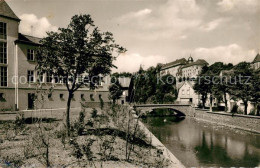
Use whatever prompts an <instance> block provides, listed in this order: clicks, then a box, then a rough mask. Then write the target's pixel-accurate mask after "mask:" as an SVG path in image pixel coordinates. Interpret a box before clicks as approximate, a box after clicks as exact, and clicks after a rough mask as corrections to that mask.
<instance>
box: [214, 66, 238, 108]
mask: <svg viewBox="0 0 260 168" xmlns="http://www.w3.org/2000/svg"><path fill="white" fill-rule="evenodd" d="M232 68H233V65H232V64H224V63H223V62H216V63H214V64H212V65H211V66H210V67H209V71H211V72H212V73H213V75H214V78H213V80H212V82H213V87H212V93H213V95H214V97H216V98H218V99H219V100H222V98H224V103H225V111H228V107H227V102H228V100H227V94H228V93H229V82H228V80H226V81H225V79H226V77H225V76H224V75H223V74H222V76H219V75H220V73H221V71H223V70H231V69H232ZM215 77H216V78H215Z"/></svg>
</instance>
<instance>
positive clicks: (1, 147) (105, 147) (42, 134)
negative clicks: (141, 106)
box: [0, 108, 169, 168]
mask: <svg viewBox="0 0 260 168" xmlns="http://www.w3.org/2000/svg"><path fill="white" fill-rule="evenodd" d="M84 111H85V112H84V114H85V117H84V122H83V123H84V124H83V127H84V131H83V132H85V133H88V129H92V131H93V130H94V132H95V130H100V128H106V129H108V130H110V129H111V130H114V129H115V130H121V132H123V131H124V130H125V128H127V126H126V125H125V124H126V121H127V120H128V119H127V117H125V115H123V114H125V112H122V111H120V112H118V113H117V114H116V115H114V117H110V114H107V113H106V114H103V113H104V111H102V110H100V109H98V110H97V111H98V112H97V115H96V116H99V114H100V116H102V115H103V116H105V118H106V117H107V116H108V117H107V119H106V120H105V121H101V119H100V118H102V117H100V118H99V117H96V119H91V118H92V117H93V116H92V115H93V114H92V113H93V109H91V108H86V109H84ZM79 112H80V109H77V110H76V109H74V110H72V112H71V125H72V127H73V128H74V129H77V126H78V125H80V124H79V121H78V120H79ZM37 113H41V114H37ZM12 115H14V114H12ZM12 115H10V116H11V118H8V115H5V117H4V120H1V119H2V117H1V119H0V167H1V166H2V167H8V166H10V167H47V165H48V164H49V165H50V166H51V167H111V168H116V167H165V166H167V165H168V162H169V161H168V160H167V159H165V158H164V157H163V156H162V155H160V154H158V150H157V149H156V148H155V147H153V146H149V142H148V141H149V140H148V139H149V138H147V137H146V138H143V139H145V140H144V141H142V140H141V139H140V138H139V141H140V142H138V143H137V142H135V141H134V140H133V142H131V143H130V142H128V147H127V148H126V143H127V142H126V140H125V138H124V136H122V135H121V136H119V135H114V134H113V133H111V134H110V135H109V133H108V134H106V133H104V132H100V131H96V132H95V134H83V135H82V134H81V135H77V133H73V135H72V136H71V137H66V135H65V134H66V130H65V129H64V121H63V118H64V116H65V113H64V111H62V110H60V111H41V112H31V113H29V112H28V113H27V112H24V115H23V117H22V118H23V119H21V116H22V115H21V114H20V115H19V114H15V116H19V117H20V118H17V119H16V120H15V119H14V116H12ZM0 116H1V114H0ZM35 116H40V117H37V118H40V120H39V119H35ZM47 117H48V118H47ZM21 120H22V121H23V122H25V123H20V122H21ZM90 121H92V125H91V122H90ZM129 121H130V120H129ZM102 122H103V123H102ZM89 123H90V124H89ZM93 123H94V125H93ZM89 125H91V126H89ZM129 128H130V130H131V129H132V131H133V130H135V129H136V128H135V126H134V125H131V124H130V125H129ZM130 132H131V131H130ZM140 132H141V131H140ZM123 133H124V132H123ZM123 135H124V134H123ZM136 136H138V134H136ZM139 137H143V135H141V133H140V136H139ZM137 140H138V139H137ZM141 143H144V145H142V144H141ZM46 144H47V145H46ZM147 144H148V145H147ZM47 146H48V147H47ZM130 148H132V152H131V155H130V157H129V159H126V153H127V152H126V149H127V150H128V152H129V150H130ZM47 150H48V152H46V151H47ZM47 153H48V160H49V163H47V161H46V157H47V155H46V154H47Z"/></svg>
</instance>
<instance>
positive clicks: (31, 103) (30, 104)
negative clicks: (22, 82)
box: [28, 93, 35, 109]
mask: <svg viewBox="0 0 260 168" xmlns="http://www.w3.org/2000/svg"><path fill="white" fill-rule="evenodd" d="M34 100H35V94H34V93H28V109H34Z"/></svg>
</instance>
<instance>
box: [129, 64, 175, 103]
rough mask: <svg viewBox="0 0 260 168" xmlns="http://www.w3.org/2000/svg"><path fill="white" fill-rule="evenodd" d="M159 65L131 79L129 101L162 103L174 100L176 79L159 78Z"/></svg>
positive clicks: (167, 76) (168, 76) (169, 76)
mask: <svg viewBox="0 0 260 168" xmlns="http://www.w3.org/2000/svg"><path fill="white" fill-rule="evenodd" d="M161 66H162V65H161V64H158V65H157V66H156V67H150V68H148V69H147V70H143V69H142V67H140V69H139V71H138V72H137V73H136V74H135V75H134V76H133V77H132V84H131V85H133V86H131V89H130V90H129V93H130V99H131V100H132V101H134V102H138V103H146V102H152V103H164V102H173V101H174V100H175V99H176V97H177V96H176V94H177V91H176V86H175V84H176V79H175V78H174V77H173V76H172V75H170V74H167V75H164V76H159V72H160V69H161Z"/></svg>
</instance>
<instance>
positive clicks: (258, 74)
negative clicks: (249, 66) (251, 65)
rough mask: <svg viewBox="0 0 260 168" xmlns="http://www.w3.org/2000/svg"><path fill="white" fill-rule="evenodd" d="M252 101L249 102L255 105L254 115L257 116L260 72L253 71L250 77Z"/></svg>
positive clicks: (259, 107)
mask: <svg viewBox="0 0 260 168" xmlns="http://www.w3.org/2000/svg"><path fill="white" fill-rule="evenodd" d="M252 85H253V87H252V89H253V90H252V95H251V96H252V99H251V102H253V103H254V104H255V110H256V114H255V115H259V109H260V70H258V71H255V72H254V73H253V77H252Z"/></svg>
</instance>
